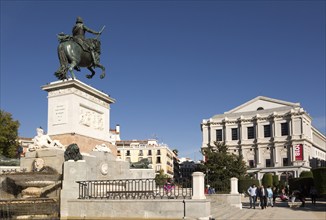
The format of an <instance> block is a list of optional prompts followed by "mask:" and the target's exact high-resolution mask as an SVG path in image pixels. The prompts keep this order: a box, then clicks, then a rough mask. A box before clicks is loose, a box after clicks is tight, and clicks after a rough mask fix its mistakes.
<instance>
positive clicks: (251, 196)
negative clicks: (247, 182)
mask: <svg viewBox="0 0 326 220" xmlns="http://www.w3.org/2000/svg"><path fill="white" fill-rule="evenodd" d="M247 192H248V194H249V202H250V209H251V208H252V207H253V208H254V209H255V208H256V199H257V194H256V193H257V187H256V185H255V184H252V186H250V187H249V188H248V190H247Z"/></svg>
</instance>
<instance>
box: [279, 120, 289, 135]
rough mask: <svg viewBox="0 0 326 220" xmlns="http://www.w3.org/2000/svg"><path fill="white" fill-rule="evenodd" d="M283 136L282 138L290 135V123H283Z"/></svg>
mask: <svg viewBox="0 0 326 220" xmlns="http://www.w3.org/2000/svg"><path fill="white" fill-rule="evenodd" d="M281 134H282V136H286V135H289V123H287V122H285V123H281Z"/></svg>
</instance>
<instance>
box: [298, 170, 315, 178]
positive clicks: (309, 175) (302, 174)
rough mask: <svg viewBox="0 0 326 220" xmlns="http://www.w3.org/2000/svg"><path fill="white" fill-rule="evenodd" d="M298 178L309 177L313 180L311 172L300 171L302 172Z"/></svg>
mask: <svg viewBox="0 0 326 220" xmlns="http://www.w3.org/2000/svg"><path fill="white" fill-rule="evenodd" d="M300 177H311V178H313V177H314V175H313V174H312V172H311V171H302V172H301V173H300Z"/></svg>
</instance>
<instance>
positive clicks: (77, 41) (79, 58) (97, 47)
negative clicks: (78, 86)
mask: <svg viewBox="0 0 326 220" xmlns="http://www.w3.org/2000/svg"><path fill="white" fill-rule="evenodd" d="M104 28H105V26H104V27H103V28H102V30H101V31H99V32H97V31H94V30H92V29H90V28H88V27H87V26H86V25H84V22H83V19H82V18H81V17H77V20H76V24H75V25H74V27H73V29H72V36H71V35H67V34H64V33H60V34H58V40H59V42H60V44H59V46H58V56H59V61H60V67H59V69H58V70H57V71H56V72H55V76H56V77H57V78H58V79H59V80H64V79H68V77H67V71H68V70H69V71H70V73H71V76H72V78H73V79H74V78H75V75H74V73H73V70H74V69H75V70H77V71H80V67H87V69H88V70H89V71H91V74H89V75H86V77H87V78H89V79H90V78H92V77H93V76H94V75H95V71H94V69H93V68H95V67H99V68H101V69H102V74H101V75H100V78H101V79H103V78H104V77H105V67H104V66H103V65H101V64H100V54H101V42H100V40H99V39H98V36H100V35H101V33H102V31H103V30H104ZM86 32H89V33H92V34H96V35H97V37H96V38H94V39H91V38H89V39H86V38H85V33H86Z"/></svg>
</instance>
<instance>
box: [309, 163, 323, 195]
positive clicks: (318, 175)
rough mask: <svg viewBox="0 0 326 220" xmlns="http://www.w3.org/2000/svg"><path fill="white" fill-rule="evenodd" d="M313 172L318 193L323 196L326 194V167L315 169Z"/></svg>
mask: <svg viewBox="0 0 326 220" xmlns="http://www.w3.org/2000/svg"><path fill="white" fill-rule="evenodd" d="M312 173H313V175H314V183H315V186H316V189H317V191H318V193H319V194H320V195H322V196H326V167H321V168H316V169H313V170H312Z"/></svg>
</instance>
